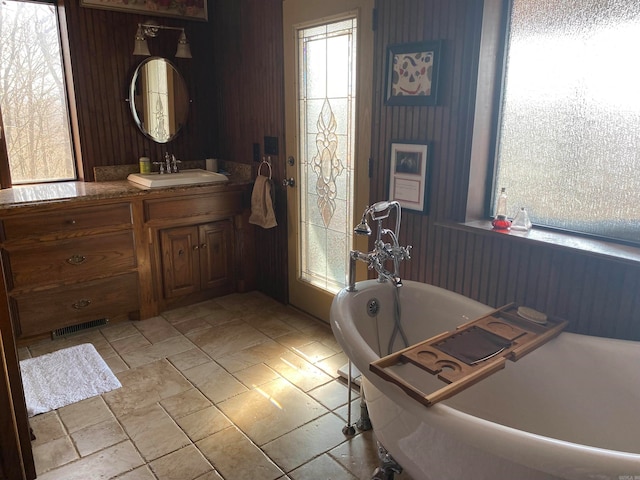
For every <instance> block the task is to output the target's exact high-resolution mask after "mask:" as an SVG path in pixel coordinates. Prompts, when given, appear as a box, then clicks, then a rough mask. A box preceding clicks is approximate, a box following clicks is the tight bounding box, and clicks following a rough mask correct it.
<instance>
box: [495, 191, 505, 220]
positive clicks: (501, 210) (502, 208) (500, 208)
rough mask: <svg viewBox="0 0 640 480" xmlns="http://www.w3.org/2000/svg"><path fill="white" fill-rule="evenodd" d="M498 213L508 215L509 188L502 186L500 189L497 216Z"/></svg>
mask: <svg viewBox="0 0 640 480" xmlns="http://www.w3.org/2000/svg"><path fill="white" fill-rule="evenodd" d="M498 215H504V216H505V217H506V216H507V189H506V188H504V187H502V190H501V191H500V196H499V197H498V202H497V204H496V217H497V216H498Z"/></svg>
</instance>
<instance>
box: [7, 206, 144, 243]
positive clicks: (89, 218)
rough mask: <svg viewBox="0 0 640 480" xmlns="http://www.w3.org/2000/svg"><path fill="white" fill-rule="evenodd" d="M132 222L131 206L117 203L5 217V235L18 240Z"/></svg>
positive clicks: (8, 238) (9, 238)
mask: <svg viewBox="0 0 640 480" xmlns="http://www.w3.org/2000/svg"><path fill="white" fill-rule="evenodd" d="M131 224H132V218H131V205H130V204H129V203H116V204H112V205H95V206H89V207H79V208H64V209H60V210H56V211H55V212H48V213H36V214H30V215H24V216H19V217H18V216H16V217H9V218H5V219H4V220H3V221H2V236H3V240H18V239H22V238H26V237H43V236H47V235H54V234H65V233H74V232H78V231H80V230H92V229H100V228H104V227H114V226H121V225H131Z"/></svg>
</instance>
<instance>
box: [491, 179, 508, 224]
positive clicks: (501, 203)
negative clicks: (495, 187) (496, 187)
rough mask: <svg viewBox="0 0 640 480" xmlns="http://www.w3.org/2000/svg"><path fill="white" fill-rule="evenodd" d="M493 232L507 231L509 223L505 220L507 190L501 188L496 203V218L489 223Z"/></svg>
mask: <svg viewBox="0 0 640 480" xmlns="http://www.w3.org/2000/svg"><path fill="white" fill-rule="evenodd" d="M491 225H492V226H493V229H494V230H503V231H505V230H509V229H510V228H511V222H510V221H509V219H508V218H507V189H506V188H504V187H502V190H501V191H500V196H499V197H498V202H497V203H496V216H495V217H494V219H493V221H492V222H491Z"/></svg>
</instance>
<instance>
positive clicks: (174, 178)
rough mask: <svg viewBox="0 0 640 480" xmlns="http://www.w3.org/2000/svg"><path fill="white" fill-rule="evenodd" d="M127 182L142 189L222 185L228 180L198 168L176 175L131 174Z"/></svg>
mask: <svg viewBox="0 0 640 480" xmlns="http://www.w3.org/2000/svg"><path fill="white" fill-rule="evenodd" d="M127 180H129V181H130V182H133V183H135V184H137V185H142V186H143V187H175V186H180V185H195V184H198V183H222V182H227V181H229V179H228V178H227V177H226V176H225V175H223V174H221V173H217V172H210V171H208V170H202V169H199V168H196V169H193V170H182V171H181V172H178V173H165V174H162V175H161V174H159V173H157V172H153V173H131V174H129V176H128V177H127Z"/></svg>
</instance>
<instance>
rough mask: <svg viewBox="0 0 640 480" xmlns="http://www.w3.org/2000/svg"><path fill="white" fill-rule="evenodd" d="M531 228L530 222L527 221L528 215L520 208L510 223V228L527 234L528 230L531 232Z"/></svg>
mask: <svg viewBox="0 0 640 480" xmlns="http://www.w3.org/2000/svg"><path fill="white" fill-rule="evenodd" d="M531 227H532V225H531V220H529V214H528V213H527V210H526V209H525V208H524V207H521V208H520V211H519V212H518V214H517V215H516V216H515V218H514V219H513V222H512V223H511V228H512V229H513V230H517V231H520V232H528V231H529V230H531Z"/></svg>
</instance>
